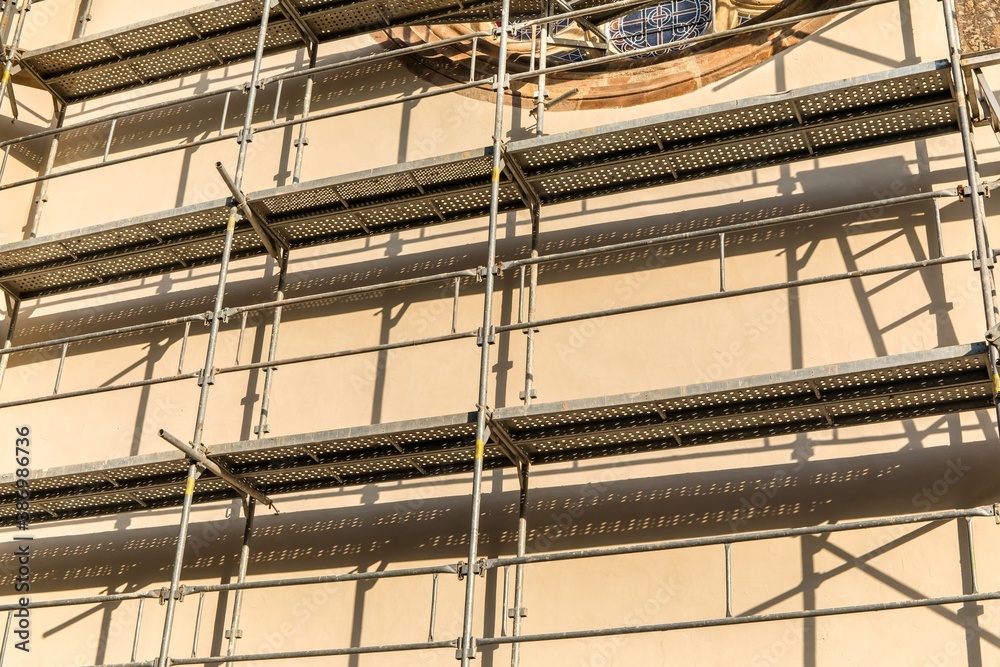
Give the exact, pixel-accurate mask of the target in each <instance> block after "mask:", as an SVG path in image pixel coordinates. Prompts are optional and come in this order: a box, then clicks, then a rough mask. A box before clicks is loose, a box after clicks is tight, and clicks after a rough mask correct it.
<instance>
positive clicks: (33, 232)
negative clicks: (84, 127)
mask: <svg viewBox="0 0 1000 667" xmlns="http://www.w3.org/2000/svg"><path fill="white" fill-rule="evenodd" d="M55 105H56V127H57V128H61V127H63V125H65V124H66V105H65V104H63V103H62V102H60V101H59V100H55ZM59 136H60V135H58V134H54V135H52V141H50V142H49V151H48V156H47V157H46V158H45V166H44V167H43V168H42V173H41V178H42V180H41V185H40V186H39V188H38V196H37V198H36V199H35V210H34V212H33V213H32V214H31V224H30V225H29V226H28V238H32V239H33V238H35V237H36V236H38V227H39V225H41V223H42V209H44V208H45V203H46V202H47V201H48V200H49V184H50V183H51V182H52V179H50V178H49V175H51V174H52V169H53V167H55V164H56V155H58V153H59Z"/></svg>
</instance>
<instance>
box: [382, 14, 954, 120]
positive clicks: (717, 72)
mask: <svg viewBox="0 0 1000 667" xmlns="http://www.w3.org/2000/svg"><path fill="white" fill-rule="evenodd" d="M970 1H971V0H970ZM720 2H727V3H729V5H728V7H729V9H727V10H726V11H727V12H730V13H728V14H726V16H728V17H730V18H727V19H725V20H732V16H733V14H732V12H737V13H738V12H744V11H745V12H751V11H755V12H759V13H758V14H757V15H756V16H755V17H754V18H753V19H752V20H759V21H764V20H768V19H772V18H780V17H783V16H794V15H796V14H804V13H807V12H815V11H818V10H822V9H828V8H833V7H837V6H840V5H846V4H850V3H851V2H852V0H820V1H819V2H817V1H815V0H785V1H784V2H781V3H780V4H777V5H774V0H759V1H755V0H720ZM765 5H774V6H772V7H770V9H766V8H765ZM721 13H722V12H720V14H721ZM832 18H833V17H832V16H830V17H822V18H818V19H811V20H806V21H800V22H798V23H795V24H793V25H789V26H785V27H782V28H777V29H773V30H769V31H761V32H755V33H750V34H744V35H737V36H734V37H728V38H721V39H719V40H711V41H709V42H706V43H705V44H703V45H697V46H694V47H691V48H686V49H681V50H678V51H673V52H669V53H666V54H665V55H662V56H658V57H655V58H641V59H623V60H619V61H617V62H615V63H611V64H609V65H606V66H594V67H587V68H582V69H575V70H570V71H565V72H558V73H554V74H551V75H550V76H549V77H548V82H547V86H546V87H547V89H548V96H549V99H554V98H556V97H560V96H562V95H564V94H566V93H571V92H572V91H573V90H574V89H576V92H574V93H572V94H571V95H570V96H569V97H567V98H565V99H564V100H562V101H560V103H559V104H558V105H556V106H554V107H553V108H552V110H553V111H568V110H578V109H606V108H620V107H629V106H634V105H637V104H645V103H648V102H655V101H658V100H663V99H668V98H671V97H676V96H678V95H683V94H685V93H689V92H691V91H694V90H697V89H698V88H701V87H703V86H706V85H709V84H711V83H714V82H716V81H719V80H721V79H724V78H726V77H728V76H731V75H733V74H736V73H738V72H740V71H743V70H746V69H749V68H750V67H753V66H755V65H758V64H760V63H761V62H763V61H765V60H767V59H768V58H770V57H772V56H774V55H775V54H777V53H779V52H781V51H783V50H784V49H786V48H789V47H791V46H793V45H795V44H797V43H798V42H800V41H801V40H803V39H805V38H807V37H808V36H809V35H811V34H812V33H813V32H815V31H816V30H818V29H819V28H821V27H823V26H824V25H827V24H828V23H829V22H830V21H831V20H832ZM481 27H482V26H481V25H479V24H476V25H475V26H472V25H469V24H464V25H463V24H456V25H438V26H429V27H415V28H398V29H394V30H387V31H385V33H384V37H383V36H381V35H380V36H378V37H377V39H378V40H379V42H380V43H381V44H382V45H383V46H384V47H385V48H398V47H402V46H407V45H411V44H419V43H426V42H431V41H436V40H440V39H445V38H448V37H455V36H458V35H462V34H469V33H470V32H472V31H473V30H475V29H478V28H481ZM716 29H717V30H718V27H717V28H716ZM580 36H581V37H582V36H583V33H582V31H581V35H580ZM512 53H513V56H512V59H511V62H510V66H509V69H510V71H512V72H517V71H527V69H528V64H529V57H530V47H527V46H525V45H522V46H521V47H518V48H515V49H513V50H512ZM496 58H497V49H496V45H495V44H492V43H491V42H490V41H489V40H483V39H481V40H479V45H478V51H477V58H476V59H477V62H478V63H479V64H480V65H481V64H482V63H483V62H484V61H486V62H489V63H490V64H495V63H496ZM471 60H472V58H471V49H470V47H469V46H468V45H467V44H461V45H458V46H453V47H446V48H443V49H441V50H440V51H439V52H437V54H436V55H433V56H411V57H407V58H406V59H405V62H406V63H407V67H409V68H410V69H411V71H413V72H414V73H416V74H417V75H419V76H421V77H423V78H425V79H429V80H430V81H432V82H433V83H435V84H438V85H447V84H449V83H457V82H465V81H468V80H469V76H470V71H469V67H470V63H471ZM477 69H478V67H477ZM479 71H480V73H481V72H483V71H485V70H482V69H480V70H479ZM536 92H537V86H536V84H535V82H533V81H532V82H529V81H527V80H525V81H518V82H517V85H515V86H514V89H513V90H512V93H511V103H513V104H516V105H523V106H531V105H532V104H533V102H532V99H533V96H534V94H535V93H536ZM462 94H464V95H469V96H471V97H474V98H477V99H483V100H488V99H492V93H491V91H490V90H488V89H482V90H480V89H472V90H467V91H465V92H463V93H462Z"/></svg>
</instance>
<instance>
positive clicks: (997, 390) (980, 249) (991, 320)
mask: <svg viewBox="0 0 1000 667" xmlns="http://www.w3.org/2000/svg"><path fill="white" fill-rule="evenodd" d="M942 6H943V8H944V23H945V30H946V31H947V33H948V54H949V57H950V59H951V76H952V89H953V90H954V92H955V103H956V106H957V107H958V108H957V113H958V129H959V132H960V133H961V135H962V152H963V154H964V157H965V172H966V177H967V178H968V179H969V189H970V191H971V194H970V196H969V200H970V202H971V203H972V224H973V229H974V231H975V236H976V256H977V258H978V263H979V281H980V285H981V288H982V294H983V308H984V310H985V314H986V328H987V330H993V328H994V327H995V326H996V324H997V310H996V289H995V285H994V280H993V269H992V266H993V251H992V249H991V248H990V247H989V243H988V241H987V238H986V207H985V205H984V204H983V197H982V194H981V193H980V192H979V186H980V184H979V169H978V167H977V164H976V151H975V147H974V146H973V138H972V123H971V122H970V120H969V108H968V107H967V106H966V95H967V91H966V87H965V77H964V76H963V75H962V43H961V39H960V37H959V34H958V24H957V20H958V16H957V14H956V12H955V0H943V1H942ZM997 363H998V352H997V349H996V348H995V347H993V346H992V345H991V346H990V376H991V377H992V379H993V403H994V409H995V410H996V414H997V423H998V425H1000V373H998V371H997Z"/></svg>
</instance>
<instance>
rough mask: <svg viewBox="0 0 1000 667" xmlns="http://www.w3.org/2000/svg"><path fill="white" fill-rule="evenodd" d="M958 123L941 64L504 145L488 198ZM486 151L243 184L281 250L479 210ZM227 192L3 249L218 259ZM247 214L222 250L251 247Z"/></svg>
mask: <svg viewBox="0 0 1000 667" xmlns="http://www.w3.org/2000/svg"><path fill="white" fill-rule="evenodd" d="M957 131H958V121H957V112H956V104H955V101H954V99H953V97H952V94H951V89H950V74H949V69H948V63H947V62H946V61H937V62H931V63H926V64H922V65H916V66H913V67H907V68H903V69H898V70H892V71H889V72H884V73H879V74H873V75H867V76H862V77H857V78H853V79H848V80H845V81H839V82H834V83H828V84H823V85H818V86H812V87H808V88H804V89H801V90H797V91H792V92H789V93H784V94H778V95H771V96H767V97H759V98H754V99H749V100H741V101H738V102H728V103H724V104H717V105H712V106H708V107H702V108H699V109H694V110H690V111H681V112H675V113H669V114H663V115H658V116H653V117H649V118H645V119H642V120H634V121H626V122H622V123H616V124H612V125H606V126H602V127H597V128H592V129H587V130H581V131H577V132H569V133H563V134H558V135H551V136H546V137H540V138H535V139H528V140H523V141H517V142H512V143H509V144H507V146H506V147H505V150H504V154H503V163H504V165H505V166H504V169H503V172H502V174H501V176H500V192H499V199H498V207H499V210H500V211H514V210H522V209H526V208H529V207H533V206H543V205H548V204H553V203H557V202H566V201H576V200H582V199H586V198H589V197H596V196H603V195H609V194H613V193H616V192H622V191H626V190H634V189H639V188H648V187H653V186H659V185H665V184H669V183H673V182H678V181H685V180H692V179H698V178H707V177H711V176H716V175H720V174H725V173H732V172H739V171H746V170H751V169H757V168H761V167H766V166H769V165H775V164H783V163H788V162H793V161H797V160H803V159H811V158H820V157H823V156H829V155H834V154H839V153H845V152H850V151H857V150H862V149H866V148H871V147H874V146H880V145H885V144H890V143H895V142H903V141H914V140H918V139H923V138H927V137H933V136H938V135H941V134H947V133H952V132H957ZM492 151H493V149H492V148H482V149H478V150H473V151H467V152H464V153H458V154H452V155H448V156H443V157H438V158H431V159H426V160H420V161H414V162H408V163H403V164H397V165H391V166H388V167H384V168H379V169H372V170H368V171H364V172H359V173H354V174H348V175H343V176H335V177H332V178H326V179H321V180H316V181H311V182H307V183H301V184H296V185H289V186H284V187H279V188H275V189H271V190H266V191H262V192H257V193H252V194H249V195H247V201H248V204H249V207H250V209H252V212H253V213H254V215H255V216H256V217H257V218H258V220H260V221H261V223H262V225H263V226H264V227H265V228H266V231H267V233H268V234H270V235H272V236H273V237H276V238H277V239H279V240H280V241H281V242H283V243H284V244H285V245H287V246H288V247H289V248H293V249H294V248H300V247H305V246H311V245H317V244H323V243H331V242H336V241H340V240H345V239H351V238H358V237H364V236H368V235H373V234H383V233H389V232H396V231H400V230H404V229H410V228H414V227H423V226H428V225H434V224H440V223H444V222H452V221H459V220H467V219H471V218H476V217H481V216H485V215H487V214H488V213H489V206H490V180H491V176H492V161H493V156H492ZM228 215H229V206H228V202H227V201H215V202H208V203H204V204H198V205H193V206H188V207H185V208H181V209H175V210H172V211H166V212H162V213H156V214H151V215H146V216H142V217H138V218H132V219H128V220H123V221H119V222H113V223H108V224H104V225H100V226H96V227H90V228H85V229H82V230H74V231H71V232H66V233H61V234H56V235H51V236H47V237H41V238H37V239H31V240H28V241H22V242H17V243H11V244H8V245H5V246H0V288H2V289H3V290H4V291H6V292H7V293H8V294H10V295H12V296H15V297H17V298H21V299H26V298H34V297H39V296H44V295H47V294H53V293H59V292H66V291H71V290H77V289H83V288H87V287H93V286H96V285H101V284H107V283H113V282H117V281H123V280H131V279H136V278H141V277H146V276H151V275H160V274H165V273H169V272H171V271H176V270H182V269H186V268H189V267H192V266H199V265H207V264H216V263H218V262H219V261H220V259H221V255H222V250H223V237H224V234H225V228H226V222H227V219H228ZM264 252H265V247H264V244H263V242H262V240H261V238H260V237H259V236H258V235H257V233H256V232H255V230H254V229H253V228H252V227H251V225H250V224H249V223H248V222H246V221H243V222H242V223H241V226H240V227H239V228H238V229H237V232H236V236H235V238H234V244H233V254H232V257H233V258H241V257H249V256H256V255H261V254H263V253H264Z"/></svg>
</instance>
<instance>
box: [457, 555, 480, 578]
mask: <svg viewBox="0 0 1000 667" xmlns="http://www.w3.org/2000/svg"><path fill="white" fill-rule="evenodd" d="M472 574H478V575H479V576H480V577H484V576H486V559H485V558H480V559H478V560H477V561H476V564H475V567H473V568H472ZM467 576H469V564H468V563H466V562H465V561H464V560H463V561H459V563H458V580H459V581H462V580H463V579H465V578H466V577H467Z"/></svg>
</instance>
